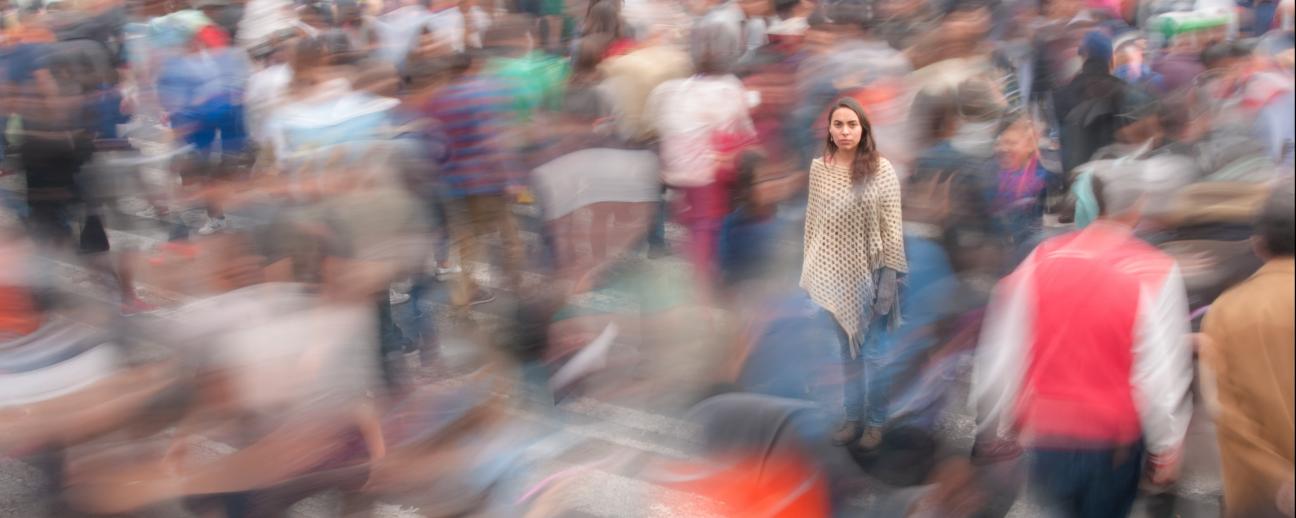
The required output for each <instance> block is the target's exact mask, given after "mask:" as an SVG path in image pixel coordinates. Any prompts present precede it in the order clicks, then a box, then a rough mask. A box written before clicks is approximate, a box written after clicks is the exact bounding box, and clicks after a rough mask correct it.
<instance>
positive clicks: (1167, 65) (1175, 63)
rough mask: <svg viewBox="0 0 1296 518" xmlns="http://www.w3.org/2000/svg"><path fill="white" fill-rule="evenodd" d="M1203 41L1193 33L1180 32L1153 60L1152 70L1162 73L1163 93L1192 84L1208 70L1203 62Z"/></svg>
mask: <svg viewBox="0 0 1296 518" xmlns="http://www.w3.org/2000/svg"><path fill="white" fill-rule="evenodd" d="M1202 50H1203V48H1202V45H1201V43H1199V42H1198V39H1197V38H1196V37H1195V35H1193V34H1189V33H1184V34H1178V35H1175V36H1174V37H1173V39H1171V40H1170V42H1169V44H1168V45H1167V46H1166V48H1165V50H1163V51H1162V53H1161V54H1160V56H1158V57H1157V58H1156V59H1154V60H1153V61H1152V71H1153V72H1156V73H1157V74H1160V75H1161V78H1162V80H1163V83H1162V84H1163V85H1164V88H1165V90H1164V92H1163V93H1170V92H1175V91H1178V90H1180V89H1182V88H1185V87H1188V86H1191V85H1192V82H1193V80H1195V79H1197V76H1199V75H1201V73H1202V72H1204V71H1205V70H1206V68H1205V66H1204V65H1203V64H1202V62H1201V51H1202Z"/></svg>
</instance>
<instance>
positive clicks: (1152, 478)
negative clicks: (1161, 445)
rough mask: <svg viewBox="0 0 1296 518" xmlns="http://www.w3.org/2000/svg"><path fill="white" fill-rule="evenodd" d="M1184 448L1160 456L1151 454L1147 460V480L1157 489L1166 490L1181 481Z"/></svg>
mask: <svg viewBox="0 0 1296 518" xmlns="http://www.w3.org/2000/svg"><path fill="white" fill-rule="evenodd" d="M1181 459H1182V447H1179V448H1174V449H1172V450H1170V451H1167V452H1163V453H1160V454H1150V455H1148V460H1147V480H1148V483H1149V484H1151V485H1152V486H1153V487H1156V488H1165V487H1168V486H1170V485H1172V484H1174V483H1175V482H1176V481H1177V480H1179V465H1180V460H1181Z"/></svg>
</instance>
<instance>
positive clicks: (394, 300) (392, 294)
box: [387, 290, 410, 306]
mask: <svg viewBox="0 0 1296 518" xmlns="http://www.w3.org/2000/svg"><path fill="white" fill-rule="evenodd" d="M387 300H389V301H391V305H393V306H397V305H400V304H404V303H406V302H409V301H410V296H409V294H408V293H401V292H399V291H396V290H387Z"/></svg>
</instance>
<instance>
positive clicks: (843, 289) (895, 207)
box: [801, 158, 909, 357]
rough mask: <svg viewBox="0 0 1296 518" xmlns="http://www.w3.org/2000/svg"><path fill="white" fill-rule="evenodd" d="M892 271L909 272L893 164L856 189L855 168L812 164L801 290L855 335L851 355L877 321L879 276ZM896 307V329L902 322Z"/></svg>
mask: <svg viewBox="0 0 1296 518" xmlns="http://www.w3.org/2000/svg"><path fill="white" fill-rule="evenodd" d="M881 268H890V269H892V270H895V271H896V273H897V274H903V273H907V272H908V271H909V267H908V264H907V263H906V262H905V251H904V234H903V230H902V222H901V219H900V180H899V179H898V178H897V177H896V173H895V170H894V169H892V167H891V162H890V161H888V160H887V159H885V158H882V159H879V163H878V167H877V171H876V173H875V174H874V175H873V177H872V178H870V179H868V180H865V181H864V184H863V185H862V186H860V187H858V188H857V187H855V186H853V185H851V179H850V168H849V166H846V165H837V164H834V165H828V164H825V163H824V160H823V159H822V158H817V159H815V160H814V162H813V163H811V164H810V200H809V205H808V206H807V207H806V222H805V262H804V263H803V264H802V266H801V288H802V289H805V290H806V292H807V293H809V294H810V300H813V301H814V302H815V303H816V304H818V305H819V306H820V307H822V308H824V309H826V310H828V312H829V313H832V315H833V317H835V318H836V319H837V323H838V325H840V326H841V327H842V329H843V330H845V331H846V333H847V334H848V335H849V336H850V342H851V343H850V345H851V355H852V357H854V356H857V355H858V353H859V347H860V341H861V340H862V338H863V337H864V336H865V335H866V333H867V332H868V325H869V322H870V321H872V320H873V301H874V299H875V291H876V288H877V287H876V286H875V279H876V275H875V274H876V272H877V271H878V270H879V269H881ZM898 300H899V299H898V297H897V304H896V307H895V309H893V310H892V313H891V316H892V325H895V324H897V323H898V322H899V318H900V310H899V303H898Z"/></svg>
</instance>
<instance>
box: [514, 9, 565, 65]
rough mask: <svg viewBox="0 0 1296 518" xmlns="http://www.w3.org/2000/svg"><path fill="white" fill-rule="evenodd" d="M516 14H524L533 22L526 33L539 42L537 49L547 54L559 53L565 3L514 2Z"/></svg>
mask: <svg viewBox="0 0 1296 518" xmlns="http://www.w3.org/2000/svg"><path fill="white" fill-rule="evenodd" d="M516 4H517V6H518V11H517V12H518V13H520V14H525V15H527V16H528V17H530V18H531V19H532V20H533V25H532V29H531V30H530V31H528V32H530V33H531V34H533V35H534V37H535V38H536V39H537V40H539V41H538V43H537V45H536V46H537V47H539V48H541V49H544V50H545V51H548V52H554V53H558V52H561V48H562V47H561V46H560V44H561V42H562V38H563V17H564V16H565V14H564V13H565V12H566V2H564V1H563V0H516Z"/></svg>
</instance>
